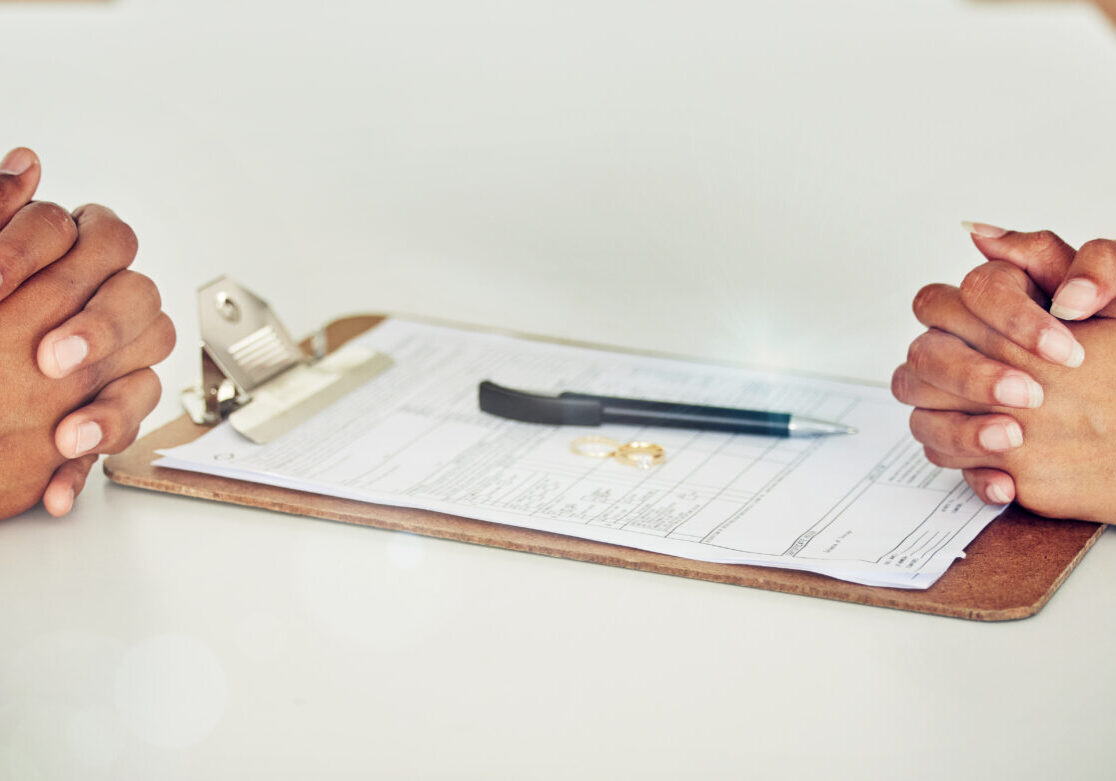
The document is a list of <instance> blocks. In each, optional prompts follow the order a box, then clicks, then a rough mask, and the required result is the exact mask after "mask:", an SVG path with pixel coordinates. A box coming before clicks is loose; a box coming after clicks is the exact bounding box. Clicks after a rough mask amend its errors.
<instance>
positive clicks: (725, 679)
mask: <svg viewBox="0 0 1116 781" xmlns="http://www.w3.org/2000/svg"><path fill="white" fill-rule="evenodd" d="M0 36H2V41H3V43H2V45H0V67H2V72H3V73H4V74H5V78H4V88H3V91H2V96H0V106H2V108H0V130H2V136H3V138H0V146H4V147H9V146H14V145H16V144H21V143H22V144H29V145H33V146H34V147H35V148H36V149H37V150H38V151H39V152H40V154H41V155H42V158H43V160H44V165H45V177H44V183H43V186H42V191H41V192H42V195H43V197H45V198H50V199H56V200H59V201H61V202H63V203H65V204H68V205H71V206H75V205H77V204H78V203H80V202H83V201H88V200H98V201H102V202H105V203H107V204H110V205H112V206H113V207H114V208H116V209H117V210H118V211H119V212H120V213H121V214H122V216H124V217H125V218H127V219H128V220H129V221H130V222H131V223H132V224H133V225H134V226H135V227H136V229H137V231H138V232H139V234H140V238H141V245H142V249H141V257H140V260H139V262H138V264H137V268H139V269H140V270H143V271H145V272H146V273H148V274H149V275H151V276H153V277H154V278H155V279H156V280H157V281H158V282H159V284H160V286H161V288H162V290H163V292H164V297H165V308H166V309H167V311H168V312H169V313H170V314H171V315H172V317H173V318H174V319H175V321H176V323H177V324H178V326H179V333H180V342H179V348H178V350H177V351H176V353H175V355H174V356H173V357H172V358H171V359H170V360H169V361H167V362H166V363H165V364H163V365H162V366H161V367H160V374H161V375H162V377H163V379H164V383H165V385H166V387H167V389H168V393H167V394H166V398H165V399H164V401H163V403H162V404H161V406H160V408H159V409H158V410H157V412H156V413H155V415H153V416H152V418H151V420H150V422H149V425H148V428H150V427H152V426H154V425H157V424H159V423H161V422H164V421H166V420H168V419H170V418H171V417H173V416H175V415H177V414H178V413H177V401H176V396H177V390H178V389H179V388H180V387H182V386H184V385H186V384H188V383H189V382H190V381H191V380H192V379H193V377H194V376H195V374H196V371H197V369H196V350H195V349H194V344H195V338H196V337H195V334H196V316H195V314H194V311H193V307H194V300H193V289H194V288H195V287H196V286H197V285H199V284H201V283H203V282H205V281H207V280H208V279H210V278H212V277H214V276H216V275H218V274H219V273H222V272H228V273H230V274H232V275H233V276H235V277H237V278H239V279H241V280H242V281H244V282H245V283H247V284H249V285H250V286H252V287H254V288H256V289H257V290H258V291H259V292H261V293H262V294H263V295H264V296H265V297H267V298H268V299H269V300H270V301H271V302H272V303H273V304H274V305H275V307H276V308H277V309H278V311H279V312H280V314H281V315H282V316H283V317H284V319H285V320H287V322H288V324H289V325H290V326H291V328H292V330H293V331H294V332H295V333H298V334H302V333H306V332H308V331H309V330H311V329H312V328H314V327H316V326H317V325H319V324H320V323H322V322H324V321H326V320H328V319H330V318H332V317H333V316H335V315H337V314H341V313H349V312H358V311H365V312H366V311H403V312H415V313H418V314H425V315H437V316H442V317H448V318H451V319H456V320H460V321H466V322H475V323H480V324H486V325H494V326H500V327H506V328H513V329H517V330H520V331H526V332H534V333H542V334H550V335H557V336H564V337H568V338H574V339H581V340H589V341H595V342H605V343H612V344H618V345H628V346H633V347H643V348H653V349H658V350H664V351H668V352H676V353H689V354H694V355H701V356H707V357H710V358H715V359H730V360H740V361H747V362H752V363H760V364H765V365H769V366H783V367H788V368H793V369H800V370H809V371H818V372H823V373H829V374H837V375H843V376H850V377H857V378H862V379H867V380H872V381H880V382H884V381H886V380H887V379H888V377H889V375H890V372H891V369H892V368H893V367H894V366H895V365H896V364H897V363H899V362H900V361H901V360H902V356H903V353H904V351H905V346H906V344H907V343H908V342H909V341H910V339H911V338H912V337H913V336H914V335H915V334H917V333H918V330H919V328H918V326H917V324H916V323H915V322H914V319H913V317H911V316H910V314H909V302H910V299H911V297H912V296H913V294H914V292H915V291H916V290H917V289H918V287H920V286H921V285H922V284H924V283H925V282H929V281H933V280H941V281H956V280H959V279H960V277H961V276H962V274H963V273H964V272H965V271H966V270H967V269H968V268H970V267H971V266H973V265H975V264H976V262H977V260H978V259H977V257H976V255H975V251H974V250H972V248H971V247H970V246H969V245H968V244H967V239H966V238H965V236H964V235H963V233H962V232H961V230H960V229H959V227H958V221H959V220H961V219H976V220H984V221H988V222H993V223H1000V224H1006V225H1008V226H1010V227H1021V228H1037V227H1053V228H1055V229H1058V230H1060V231H1061V232H1062V233H1063V235H1065V236H1066V237H1067V239H1068V240H1070V241H1082V240H1084V239H1086V238H1089V237H1092V236H1095V235H1104V234H1105V233H1106V232H1107V233H1108V234H1111V233H1112V232H1113V228H1112V215H1113V214H1116V188H1113V187H1112V185H1111V183H1112V182H1113V181H1116V155H1114V154H1113V153H1112V141H1111V138H1112V133H1111V128H1112V127H1113V125H1114V124H1116V103H1114V102H1113V101H1112V100H1111V96H1112V95H1113V94H1116V38H1114V31H1113V29H1111V28H1110V27H1109V26H1108V25H1107V24H1106V23H1105V22H1104V21H1103V17H1102V16H1101V15H1100V14H1099V13H1098V12H1097V11H1095V10H1094V9H1092V8H1091V7H1088V6H1086V5H1075V4H1061V3H1054V4H1050V5H1043V4H1037V3H1019V4H1014V3H1008V2H998V3H991V2H990V3H979V2H973V3H964V2H957V0H917V1H916V0H908V2H904V3H894V2H888V1H887V0H853V2H846V3H840V4H835V3H828V2H824V0H802V2H797V3H787V2H777V1H776V0H767V1H765V2H756V3H749V4H740V3H732V2H712V1H711V2H694V3H688V4H686V5H685V7H683V5H682V4H665V3H646V2H636V1H635V0H632V1H631V2H618V1H616V0H595V2H579V1H578V0H574V1H573V2H564V3H560V4H558V3H538V2H534V3H531V2H522V3H508V2H497V0H487V1H486V2H461V1H460V0H458V1H457V2H451V1H450V0H443V2H434V1H423V2H409V3H403V2H399V3H381V2H356V0H351V1H343V0H332V1H330V0H327V1H325V2H316V3H302V4H300V3H294V2H290V0H270V2H265V1H264V0H244V1H243V2H237V3H230V2H227V1H226V2H218V1H217V0H195V1H194V2H190V3H184V2H183V3H175V2H171V0H148V1H147V2H143V3H141V2H138V0H132V1H131V2H125V1H123V0H121V1H119V2H104V3H94V2H90V3H72V4H67V3H58V4H54V3H50V2H28V3H20V2H14V3H13V2H0ZM1114 573H1116V535H1114V534H1113V533H1107V534H1105V535H1104V537H1102V539H1101V541H1100V542H1099V543H1098V545H1097V546H1096V548H1095V549H1094V550H1093V551H1092V552H1091V553H1090V554H1089V555H1088V556H1087V557H1086V559H1085V561H1084V562H1083V563H1082V564H1081V566H1080V567H1079V568H1078V570H1077V571H1075V572H1074V574H1073V575H1072V576H1071V578H1070V579H1069V581H1068V582H1067V583H1066V584H1065V585H1064V586H1063V587H1062V589H1061V590H1060V591H1059V592H1058V593H1057V595H1056V596H1055V597H1054V599H1053V600H1052V601H1051V603H1050V604H1049V605H1048V606H1047V607H1046V608H1045V609H1044V610H1043V611H1042V612H1041V613H1040V614H1039V615H1038V616H1036V617H1035V618H1032V619H1028V620H1025V621H1021V622H1016V623H1007V624H992V625H985V624H979V623H973V622H965V621H959V620H952V619H944V618H938V617H930V616H921V615H914V614H908V613H901V612H895V611H888V610H883V609H878V608H868V607H861V606H856V605H848V604H841V603H830V602H823V601H820V600H812V599H807V598H801V597H792V596H786V595H781V594H774V593H767V592H762V591H753V590H747V589H738V588H732V587H727V586H719V585H714V584H710V583H701V582H697V581H687V580H681V579H675V578H668V577H663V576H656V575H650V574H644V573H638V572H631V571H624V570H618V569H611V568H606V567H597V566H592V565H588V564H581V563H577V562H571V561H562V560H551V559H546V558H542V557H536V556H529V555H524V554H516V553H511V552H508V551H502V550H490V549H485V548H479V547H474V546H468V545H463V544H456V543H449V542H442V541H436V540H427V539H417V538H411V537H406V536H402V535H397V534H393V533H387V532H380V531H373V530H368V529H361V528H355V527H348V526H343V525H339V524H331V523H325V522H315V521H310V520H307V519H302V518H295V517H287V516H282V515H277V514H272V513H267V512H263V511H255V510H248V509H240V508H235V507H231V506H224V505H219V504H209V503H203V502H199V501H191V500H186V499H181V498H175V497H168V496H163V495H155V494H147V493H144V492H140V491H136V490H130V489H125V488H121V487H118V486H115V485H111V484H109V483H107V482H106V481H105V479H104V478H103V477H102V476H101V475H100V474H99V472H98V473H96V474H95V475H94V477H92V478H91V480H90V483H89V486H88V487H87V489H86V491H85V493H84V494H83V495H82V496H81V498H80V501H79V503H78V506H77V508H76V510H75V512H74V513H72V514H71V515H70V516H68V517H67V518H64V519H61V520H53V519H51V518H49V517H48V516H47V515H46V514H45V513H43V512H42V511H39V510H36V511H32V512H29V513H26V514H24V515H23V516H20V517H18V518H16V519H14V520H11V521H8V522H4V523H2V524H0V777H2V778H5V779H6V778H12V779H25V778H26V779H151V778H158V779H168V780H171V781H174V780H175V779H198V778H212V779H244V778H275V779H287V778H291V779H301V778H330V779H334V778H338V779H342V778H470V779H474V778H475V779H493V778H516V779H520V778H539V779H559V778H561V779H565V778H577V777H584V778H608V779H613V778H671V779H674V778H744V777H751V778H764V779H769V778H794V779H798V778H857V779H864V778H897V777H903V778H914V779H931V778H934V779H937V778H943V777H948V778H989V777H999V778H1008V777H1010V778H1017V779H1048V778H1052V777H1055V776H1057V777H1063V778H1108V777H1111V776H1112V774H1113V772H1116V771H1113V770H1112V768H1110V767H1109V766H1108V763H1110V762H1111V761H1112V760H1111V752H1110V751H1109V750H1108V748H1107V746H1108V743H1109V741H1110V740H1111V733H1112V727H1113V726H1114V719H1113V715H1112V714H1113V702H1114V701H1116V675H1114V674H1113V673H1112V672H1111V671H1110V670H1109V667H1110V666H1111V665H1110V660H1111V659H1112V658H1113V656H1114V654H1116V629H1114V628H1113V626H1114V625H1113V621H1112V619H1111V618H1110V617H1111V616H1112V614H1113V613H1114V612H1116V574H1114Z"/></svg>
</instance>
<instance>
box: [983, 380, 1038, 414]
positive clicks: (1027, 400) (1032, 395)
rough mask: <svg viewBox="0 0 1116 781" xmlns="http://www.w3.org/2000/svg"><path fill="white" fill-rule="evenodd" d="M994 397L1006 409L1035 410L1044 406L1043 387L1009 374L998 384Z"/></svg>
mask: <svg viewBox="0 0 1116 781" xmlns="http://www.w3.org/2000/svg"><path fill="white" fill-rule="evenodd" d="M992 395H993V396H995V397H996V401H998V402H1000V403H1001V404H1003V405H1004V406H1006V407H1022V408H1024V409H1034V408H1035V407H1038V406H1040V405H1041V404H1042V386H1041V385H1039V384H1038V383H1037V382H1035V381H1034V380H1032V379H1031V378H1030V377H1022V376H1020V375H1018V374H1009V375H1008V376H1007V377H1004V378H1003V379H1002V380H1000V381H999V382H998V383H996V387H995V388H993V390H992Z"/></svg>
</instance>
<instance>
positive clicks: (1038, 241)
mask: <svg viewBox="0 0 1116 781" xmlns="http://www.w3.org/2000/svg"><path fill="white" fill-rule="evenodd" d="M1031 244H1032V246H1033V249H1035V250H1037V251H1040V252H1041V251H1050V250H1052V249H1056V248H1058V247H1060V246H1062V239H1061V238H1060V237H1059V236H1058V234H1057V233H1055V232H1054V231H1052V230H1041V231H1035V232H1034V233H1032V234H1031Z"/></svg>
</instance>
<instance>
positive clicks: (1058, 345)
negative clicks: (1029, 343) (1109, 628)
mask: <svg viewBox="0 0 1116 781" xmlns="http://www.w3.org/2000/svg"><path fill="white" fill-rule="evenodd" d="M1038 350H1039V353H1040V354H1041V355H1042V357H1043V358H1046V359H1047V360H1048V361H1053V362H1054V363H1061V364H1064V365H1066V366H1069V367H1070V368H1077V367H1078V366H1080V365H1081V364H1082V363H1084V361H1085V348H1084V347H1082V346H1081V345H1080V344H1079V343H1078V341H1077V340H1076V339H1074V338H1073V337H1072V336H1070V335H1069V334H1067V333H1066V332H1065V331H1062V330H1059V329H1057V328H1047V329H1046V330H1044V331H1043V332H1042V336H1040V337H1039V343H1038Z"/></svg>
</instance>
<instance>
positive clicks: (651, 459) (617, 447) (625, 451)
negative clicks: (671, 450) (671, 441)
mask: <svg viewBox="0 0 1116 781" xmlns="http://www.w3.org/2000/svg"><path fill="white" fill-rule="evenodd" d="M570 450H572V451H573V452H574V453H577V454H578V455H579V456H588V457H590V458H615V459H616V460H617V461H619V462H620V463H621V464H626V465H627V466H634V467H636V468H637V469H650V468H651V467H653V466H658V465H659V464H661V463H663V462H664V461H666V451H665V450H664V449H663V446H662V445H656V444H655V443H654V442H641V441H639V440H636V441H635V442H628V443H626V444H623V445H621V444H620V443H619V442H617V441H616V440H615V439H610V438H608V437H578V438H577V439H575V440H574V441H573V442H571V443H570Z"/></svg>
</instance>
